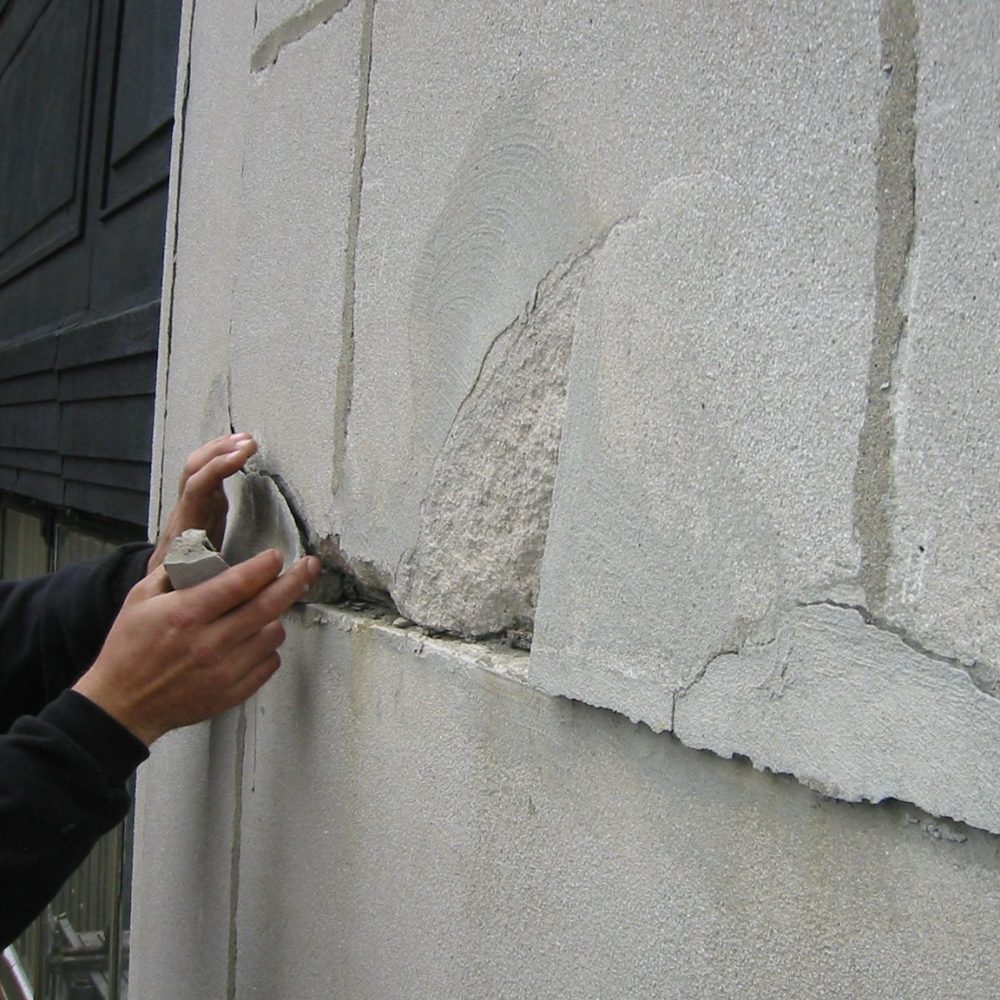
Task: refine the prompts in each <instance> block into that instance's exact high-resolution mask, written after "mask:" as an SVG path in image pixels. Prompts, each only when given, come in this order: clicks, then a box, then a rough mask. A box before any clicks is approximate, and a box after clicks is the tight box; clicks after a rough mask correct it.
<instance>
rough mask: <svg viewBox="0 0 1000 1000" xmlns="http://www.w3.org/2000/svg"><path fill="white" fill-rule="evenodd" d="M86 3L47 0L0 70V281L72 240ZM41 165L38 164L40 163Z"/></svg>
mask: <svg viewBox="0 0 1000 1000" xmlns="http://www.w3.org/2000/svg"><path fill="white" fill-rule="evenodd" d="M95 19H96V9H95V8H94V5H93V4H90V3H56V2H52V3H50V4H49V5H48V6H47V7H46V8H45V10H44V11H43V12H42V15H41V16H40V17H39V18H38V19H37V20H36V21H35V22H34V23H33V24H32V25H31V27H30V29H29V30H28V32H27V35H26V36H25V37H24V39H23V41H22V43H21V45H20V47H19V48H18V49H17V51H16V52H15V54H14V56H13V58H12V59H11V60H10V61H9V62H8V63H7V65H6V66H5V67H4V68H3V70H2V73H0V135H3V136H5V137H14V141H12V142H9V144H8V148H7V151H6V154H5V155H4V156H3V157H0V191H3V193H4V199H3V203H2V206H0V282H2V281H5V280H8V279H10V278H12V277H14V276H15V275H16V274H18V273H20V272H21V271H23V270H24V269H25V268H27V267H29V266H31V265H32V264H35V263H37V262H38V261H40V260H44V259H45V257H47V256H49V255H50V254H52V253H54V252H55V251H56V250H58V249H59V248H60V247H62V246H64V245H65V244H66V243H68V242H70V241H71V240H74V239H76V238H77V237H78V236H79V235H80V233H81V231H82V227H83V212H84V200H85V197H86V191H85V188H84V178H85V176H86V163H87V155H88V151H89V142H88V138H89V127H90V101H91V98H92V95H93V87H92V83H91V79H92V75H93V63H94V58H93V31H92V25H93V22H94V21H95ZM41 165H44V169H39V167H40V166H41Z"/></svg>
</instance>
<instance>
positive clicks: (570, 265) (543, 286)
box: [445, 215, 635, 441]
mask: <svg viewBox="0 0 1000 1000" xmlns="http://www.w3.org/2000/svg"><path fill="white" fill-rule="evenodd" d="M634 218H635V216H634V215H625V216H622V217H621V218H620V219H616V220H615V221H614V222H612V223H611V224H610V225H609V226H606V227H605V228H604V229H602V230H601V232H600V233H598V235H597V237H596V238H595V239H593V240H592V241H591V242H590V243H589V244H588V245H587V246H586V247H585V248H584V249H583V250H581V251H579V253H575V254H572V255H571V256H569V257H566V258H565V259H563V260H561V261H558V262H557V263H556V264H554V265H553V266H552V267H551V268H550V269H549V270H548V271H547V272H546V273H545V274H544V275H543V276H542V278H541V280H540V281H539V282H538V283H537V284H536V285H535V287H534V289H533V290H532V292H531V298H530V299H528V301H527V302H525V304H524V308H523V309H522V310H521V312H520V314H519V315H518V316H517V317H516V318H515V319H514V320H513V321H512V322H510V323H508V324H507V326H505V327H504V328H503V329H502V330H500V331H499V333H497V334H496V336H495V337H494V338H493V339H492V340H491V341H490V343H489V346H488V347H487V348H486V350H485V351H484V352H483V358H482V361H480V363H479V370H478V371H477V372H476V377H475V378H474V379H473V380H472V385H471V386H470V387H469V391H468V392H467V393H466V394H465V396H464V397H463V399H462V401H461V402H460V403H459V404H458V407H457V408H456V410H455V416H454V417H452V420H451V424H450V425H449V427H448V433H447V434H446V435H445V440H446V441H447V440H448V438H449V437H450V436H451V434H452V431H454V429H455V425H456V424H457V423H458V421H459V419H460V418H461V417H462V414H463V411H464V410H465V407H466V404H467V403H468V402H469V400H470V399H472V397H473V396H474V395H475V394H476V390H477V389H478V388H479V383H480V381H481V380H482V377H483V372H484V371H485V370H486V367H487V365H488V362H489V360H490V357H491V355H492V354H493V351H494V349H495V348H496V347H497V345H498V344H499V343H500V341H502V340H503V339H504V338H505V337H507V336H508V335H509V334H511V333H514V332H515V331H518V330H523V329H524V328H525V327H526V326H527V325H528V323H529V322H530V321H531V318H532V316H533V315H534V314H535V313H536V312H537V311H538V307H539V303H541V302H543V301H544V299H545V298H546V296H547V294H548V293H549V292H550V291H551V290H553V289H555V288H556V287H557V286H559V285H560V284H561V283H562V282H564V281H565V280H566V279H567V278H569V277H570V276H571V275H572V274H573V273H574V272H575V271H576V270H578V269H579V267H580V265H581V264H583V263H584V262H586V261H587V260H589V259H590V258H591V257H593V255H594V254H595V253H597V251H598V250H600V249H601V248H602V247H603V246H604V244H605V243H607V241H608V237H609V236H610V235H611V234H612V233H613V232H614V231H615V229H617V228H618V227H619V226H621V225H623V224H625V223H627V222H631V221H633V219H634Z"/></svg>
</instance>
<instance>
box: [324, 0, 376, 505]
mask: <svg viewBox="0 0 1000 1000" xmlns="http://www.w3.org/2000/svg"><path fill="white" fill-rule="evenodd" d="M374 23H375V0H365V9H364V20H363V22H362V26H361V54H360V66H359V68H358V110H357V116H356V118H355V122H354V166H353V172H352V178H351V193H350V200H349V208H348V216H347V247H346V251H345V263H344V303H343V309H342V312H341V344H340V358H339V359H338V361H337V380H336V396H335V400H334V417H333V422H334V427H333V481H332V484H331V488H332V492H333V494H334V495H336V494H337V492H338V491H339V489H340V484H341V477H342V476H343V466H344V457H345V454H346V452H347V425H348V422H349V420H350V415H351V403H352V401H353V396H354V307H355V298H356V295H357V256H358V232H359V230H360V228H361V192H362V188H363V187H364V166H365V154H366V152H367V147H368V105H369V91H370V88H371V73H372V34H373V31H374Z"/></svg>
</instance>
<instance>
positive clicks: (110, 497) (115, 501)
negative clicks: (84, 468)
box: [63, 480, 149, 524]
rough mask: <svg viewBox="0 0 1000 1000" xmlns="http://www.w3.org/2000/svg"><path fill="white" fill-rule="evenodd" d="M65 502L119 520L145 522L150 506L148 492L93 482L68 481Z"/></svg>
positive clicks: (134, 522) (64, 495) (69, 505)
mask: <svg viewBox="0 0 1000 1000" xmlns="http://www.w3.org/2000/svg"><path fill="white" fill-rule="evenodd" d="M63 503H64V504H65V505H66V506H67V507H74V508H76V509H77V510H86V511H94V512H95V513H99V514H102V515H103V516H104V517H114V518H117V519H118V520H119V521H129V522H131V523H132V524H143V523H144V522H145V520H146V512H147V509H148V506H149V496H148V494H147V493H140V492H134V491H132V490H123V489H119V488H117V487H108V486H98V485H95V484H93V483H75V482H73V481H72V480H69V481H67V482H66V490H65V493H64V494H63Z"/></svg>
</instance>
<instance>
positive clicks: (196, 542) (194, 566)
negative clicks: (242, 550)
mask: <svg viewBox="0 0 1000 1000" xmlns="http://www.w3.org/2000/svg"><path fill="white" fill-rule="evenodd" d="M163 568H164V569H165V570H166V571H167V576H169V577H170V583H171V585H172V586H173V588H174V590H184V589H186V588H187V587H194V586H195V585H197V584H199V583H204V582H205V580H211V579H212V577H213V576H217V575H218V574H219V573H221V572H222V571H223V570H226V569H229V563H227V562H226V560H225V559H223V558H222V556H221V555H220V554H219V552H218V551H217V550H216V548H215V546H214V545H213V544H212V543H211V541H209V538H208V535H207V534H205V532H204V531H202V530H201V528H188V530H187V531H185V532H183V534H181V535H180V536H179V537H177V538H175V539H174V540H173V541H172V542H171V543H170V548H169V549H168V550H167V555H166V558H165V559H164V560H163Z"/></svg>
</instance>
